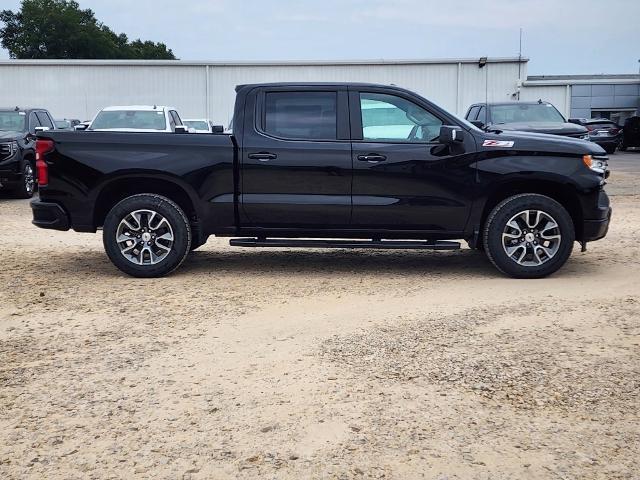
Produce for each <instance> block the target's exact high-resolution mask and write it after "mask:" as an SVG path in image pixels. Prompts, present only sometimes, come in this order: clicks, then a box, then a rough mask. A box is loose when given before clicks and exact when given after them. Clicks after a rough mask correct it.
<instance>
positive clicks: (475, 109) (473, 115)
mask: <svg viewBox="0 0 640 480" xmlns="http://www.w3.org/2000/svg"><path fill="white" fill-rule="evenodd" d="M479 108H480V107H478V106H475V107H471V109H470V110H469V112H468V113H467V116H466V117H465V118H466V119H467V120H469V121H471V120H475V119H476V115H477V114H478V109H479Z"/></svg>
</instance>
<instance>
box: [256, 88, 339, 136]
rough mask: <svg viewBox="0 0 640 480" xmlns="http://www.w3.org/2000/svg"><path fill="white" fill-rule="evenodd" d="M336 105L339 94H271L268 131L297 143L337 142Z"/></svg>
mask: <svg viewBox="0 0 640 480" xmlns="http://www.w3.org/2000/svg"><path fill="white" fill-rule="evenodd" d="M336 105H337V94H336V92H267V93H266V94H265V115H264V131H265V132H266V133H268V134H270V135H274V136H276V137H282V138H290V139H294V140H335V139H336V138H337V123H338V122H337V114H336Z"/></svg>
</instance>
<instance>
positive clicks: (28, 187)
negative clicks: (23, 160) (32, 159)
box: [23, 163, 36, 195]
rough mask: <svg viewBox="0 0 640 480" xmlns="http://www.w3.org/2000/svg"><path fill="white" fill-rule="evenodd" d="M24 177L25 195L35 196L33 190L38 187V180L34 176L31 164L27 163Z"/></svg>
mask: <svg viewBox="0 0 640 480" xmlns="http://www.w3.org/2000/svg"><path fill="white" fill-rule="evenodd" d="M23 176H24V178H23V182H24V191H25V193H26V194H27V195H33V190H34V189H35V186H36V180H35V178H34V174H33V167H32V166H31V164H30V163H27V164H26V165H25V166H24V172H23Z"/></svg>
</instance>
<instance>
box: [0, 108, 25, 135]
mask: <svg viewBox="0 0 640 480" xmlns="http://www.w3.org/2000/svg"><path fill="white" fill-rule="evenodd" d="M26 118H27V116H26V115H25V113H24V112H16V111H15V110H10V111H6V110H5V111H0V131H3V132H22V131H24V130H26V128H25V122H26Z"/></svg>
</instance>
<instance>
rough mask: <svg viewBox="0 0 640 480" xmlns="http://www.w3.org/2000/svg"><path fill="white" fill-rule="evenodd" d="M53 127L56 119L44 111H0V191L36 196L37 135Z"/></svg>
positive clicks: (7, 109)
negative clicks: (39, 131)
mask: <svg viewBox="0 0 640 480" xmlns="http://www.w3.org/2000/svg"><path fill="white" fill-rule="evenodd" d="M43 127H44V128H43ZM54 128H55V127H54V123H53V117H52V116H51V114H50V113H49V112H48V111H47V110H45V109H44V108H24V109H22V108H18V107H15V108H0V188H3V189H8V190H10V191H11V192H12V193H13V194H15V195H16V196H18V197H20V198H30V197H31V196H33V192H34V191H35V187H36V154H35V138H36V137H35V134H36V131H37V130H53V129H54Z"/></svg>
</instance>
